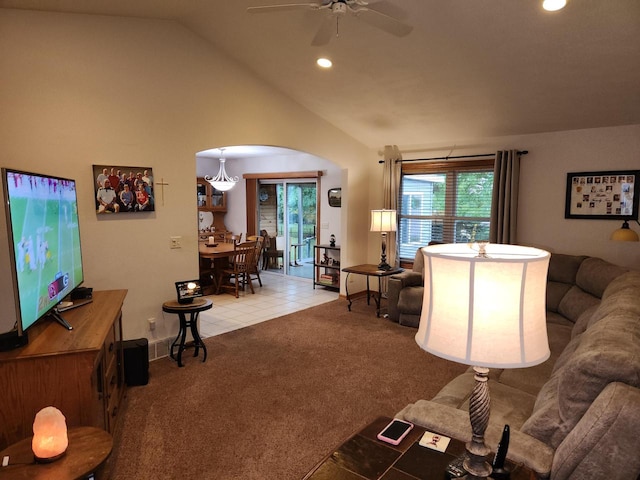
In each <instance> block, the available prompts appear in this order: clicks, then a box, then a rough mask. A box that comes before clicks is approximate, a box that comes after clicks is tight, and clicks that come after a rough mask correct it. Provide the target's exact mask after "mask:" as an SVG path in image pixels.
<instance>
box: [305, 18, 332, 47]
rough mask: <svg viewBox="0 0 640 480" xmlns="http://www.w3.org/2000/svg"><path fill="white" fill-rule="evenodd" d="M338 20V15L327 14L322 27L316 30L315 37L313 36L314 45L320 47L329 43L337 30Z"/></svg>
mask: <svg viewBox="0 0 640 480" xmlns="http://www.w3.org/2000/svg"><path fill="white" fill-rule="evenodd" d="M336 21H337V19H336V17H334V16H333V15H327V16H326V17H325V18H324V20H323V21H322V23H321V24H320V28H319V29H318V31H317V32H316V35H315V37H313V40H312V41H311V45H313V46H314V47H320V46H322V45H326V44H327V43H329V40H331V37H332V36H333V34H334V32H335V31H336Z"/></svg>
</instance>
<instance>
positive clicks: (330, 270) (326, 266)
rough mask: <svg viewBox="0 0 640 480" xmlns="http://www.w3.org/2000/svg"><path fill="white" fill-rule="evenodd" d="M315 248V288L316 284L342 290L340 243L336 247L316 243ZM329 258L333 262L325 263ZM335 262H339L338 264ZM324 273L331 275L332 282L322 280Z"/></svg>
mask: <svg viewBox="0 0 640 480" xmlns="http://www.w3.org/2000/svg"><path fill="white" fill-rule="evenodd" d="M313 248H314V260H313V266H314V276H313V288H314V290H315V288H316V285H320V286H322V287H326V288H330V289H333V290H340V247H339V246H338V245H336V246H335V247H332V246H331V245H314V247H313ZM327 260H328V261H329V262H331V263H324V262H326V261H327ZM335 262H337V264H336V263H335ZM322 275H330V276H331V283H326V282H323V281H321V279H322Z"/></svg>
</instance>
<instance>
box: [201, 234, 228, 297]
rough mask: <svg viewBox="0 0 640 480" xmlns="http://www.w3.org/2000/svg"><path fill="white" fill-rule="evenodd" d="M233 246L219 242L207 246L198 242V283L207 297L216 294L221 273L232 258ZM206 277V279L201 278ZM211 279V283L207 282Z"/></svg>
mask: <svg viewBox="0 0 640 480" xmlns="http://www.w3.org/2000/svg"><path fill="white" fill-rule="evenodd" d="M234 251H235V245H234V244H233V243H232V242H220V243H214V244H207V243H205V242H199V244H198V253H199V255H200V281H201V282H202V283H203V285H202V287H203V289H204V290H205V292H207V294H208V295H211V294H213V293H216V290H217V287H218V282H220V280H221V278H220V277H221V272H222V270H223V269H224V268H226V267H227V266H228V265H229V257H232V256H233V254H234ZM203 277H208V278H203ZM209 278H210V279H211V283H210V284H209V282H208V281H207V280H208V279H209Z"/></svg>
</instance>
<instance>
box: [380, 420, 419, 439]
mask: <svg viewBox="0 0 640 480" xmlns="http://www.w3.org/2000/svg"><path fill="white" fill-rule="evenodd" d="M412 428H413V423H410V422H405V421H404V420H400V419H397V418H394V419H393V420H391V422H390V423H389V425H387V426H386V427H384V429H383V430H382V431H381V432H380V433H379V434H378V435H377V438H378V440H382V441H383V442H387V443H390V444H391V445H398V444H399V443H400V442H401V441H402V439H403V438H404V437H406V436H407V434H408V433H409V432H410V431H411V429H412Z"/></svg>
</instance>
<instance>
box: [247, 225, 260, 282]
mask: <svg viewBox="0 0 640 480" xmlns="http://www.w3.org/2000/svg"><path fill="white" fill-rule="evenodd" d="M247 240H248V241H251V242H256V248H255V252H254V258H253V260H254V262H253V264H252V265H251V268H250V269H249V276H251V275H254V276H255V278H254V277H251V278H252V279H254V280H258V284H259V285H260V286H262V279H261V278H260V269H261V263H260V258H261V255H262V250H263V244H264V237H263V236H262V235H252V236H250V237H247Z"/></svg>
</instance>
